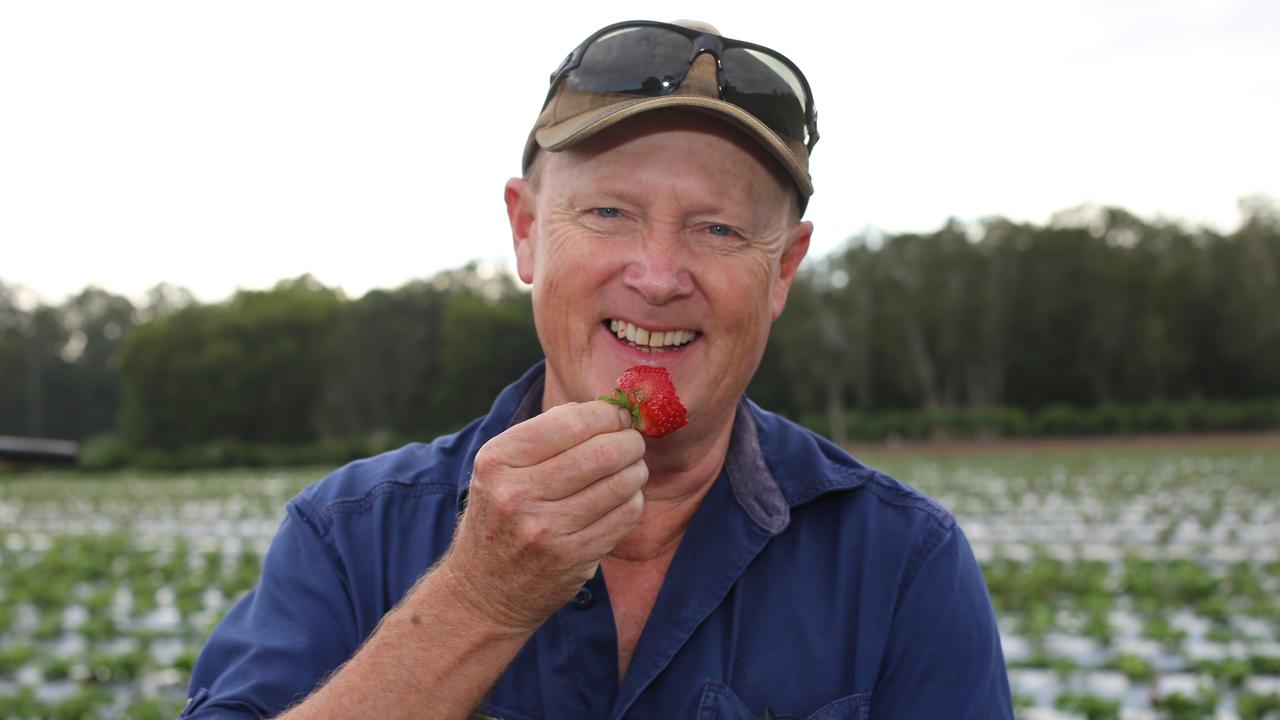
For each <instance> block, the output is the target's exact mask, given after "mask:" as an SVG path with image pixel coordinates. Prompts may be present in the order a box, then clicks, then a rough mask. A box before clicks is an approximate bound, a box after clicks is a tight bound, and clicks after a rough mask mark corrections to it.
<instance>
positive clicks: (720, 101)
mask: <svg viewBox="0 0 1280 720" xmlns="http://www.w3.org/2000/svg"><path fill="white" fill-rule="evenodd" d="M632 25H635V26H639V27H643V28H646V29H650V28H656V29H657V30H654V31H655V32H657V31H660V30H661V29H662V28H683V29H684V31H683V34H684V35H686V36H688V37H689V38H697V37H699V35H700V34H705V35H702V39H703V40H706V39H707V38H708V36H711V37H710V40H711V41H712V45H713V46H714V47H715V48H716V49H717V50H718V51H719V52H718V53H714V54H713V52H711V51H704V50H700V49H699V50H693V48H695V47H698V46H697V45H690V49H691V50H693V52H696V53H697V55H696V57H695V58H694V59H693V62H692V65H691V66H689V67H688V72H687V74H686V75H685V76H684V78H683V79H681V80H677V81H676V82H678V86H677V87H675V89H674V90H670V91H669V92H665V93H664V94H660V95H657V96H652V95H641V96H637V94H635V93H629V92H616V91H612V90H611V89H604V90H602V89H595V88H593V87H591V86H590V83H586V84H585V85H586V86H585V87H584V83H575V82H563V81H562V79H563V76H564V75H566V74H571V73H573V72H577V70H575V69H573V68H570V69H569V70H568V71H567V72H566V71H565V68H566V66H567V65H568V64H569V63H570V62H571V61H572V60H574V58H575V57H576V58H578V60H579V61H581V60H582V59H583V55H584V54H585V51H586V49H587V48H588V46H590V45H591V44H592V43H594V42H596V41H598V40H600V39H601V38H602V37H605V38H614V37H619V36H621V35H622V33H623V32H625V31H626V30H629V29H630V26H632ZM695 42H696V41H695ZM740 47H742V48H747V50H745V51H743V52H739V54H738V55H736V56H734V58H733V62H734V63H735V64H734V65H733V66H732V67H725V68H724V70H721V69H720V65H724V63H723V56H724V55H725V54H726V53H727V52H735V51H737V49H738V48H740ZM617 55H618V53H614V56H615V58H616V57H617ZM651 55H652V52H651V48H645V49H644V51H641V52H636V53H634V56H627V55H626V54H623V57H624V58H626V59H625V61H626V62H635V63H640V62H643V61H644V60H647V59H648V58H649V57H651ZM617 61H618V60H616V59H615V62H617ZM718 61H719V62H718ZM738 68H748V69H746V70H738ZM730 70H735V71H736V72H739V73H752V74H755V75H770V76H773V78H774V84H775V85H779V86H782V87H784V88H792V89H794V91H795V92H796V94H797V95H803V96H805V97H803V98H801V99H800V100H799V101H798V102H801V103H805V102H807V110H808V118H807V120H808V122H807V124H806V127H805V129H804V130H799V129H798V128H796V125H797V122H796V121H794V120H793V121H792V122H791V124H790V126H789V127H790V128H791V131H790V132H779V130H778V128H779V127H784V126H783V124H782V123H780V122H778V120H777V114H776V113H765V112H761V102H762V101H761V100H760V98H761V97H765V96H764V95H762V94H756V95H749V96H744V97H747V98H748V99H750V100H751V102H752V103H753V105H752V108H753V109H756V110H757V112H755V113H753V112H751V111H749V110H748V109H746V108H744V107H743V105H746V104H747V103H743V104H735V103H734V102H731V101H730V100H729V99H725V97H726V96H728V93H724V92H722V91H721V86H720V77H719V76H718V72H724V73H726V79H729V78H728V73H729V71H730ZM640 72H641V74H643V73H645V72H648V71H647V70H645V69H643V68H641V69H640ZM779 76H780V77H781V78H783V80H785V83H787V84H783V81H782V80H779V79H778V77H779ZM648 81H649V80H647V81H646V82H648ZM663 82H664V84H666V80H665V79H664V81H663ZM773 94H774V95H777V93H776V92H775V93H773ZM784 94H785V93H784ZM763 102H773V103H776V102H778V101H777V100H775V99H771V98H766V100H764V101H763ZM796 102H797V100H796V99H795V98H792V102H791V104H792V106H793V107H792V108H790V109H791V110H792V112H791V114H792V115H797V114H799V110H797V109H795V108H794V105H795V103H796ZM669 108H684V109H689V110H694V111H697V112H703V113H707V114H711V115H715V116H717V117H719V118H721V119H724V120H727V121H728V122H730V123H731V124H733V125H735V126H737V127H738V128H739V129H741V130H742V131H743V132H744V133H745V134H746V135H747V136H748V137H750V138H752V139H753V140H755V141H757V142H758V143H760V145H761V146H762V147H764V148H765V149H766V150H767V151H768V152H769V153H770V155H772V156H773V157H774V158H775V159H776V160H777V161H778V162H779V163H780V164H781V166H782V167H783V169H785V170H786V172H787V174H788V175H790V177H791V179H792V180H793V181H794V183H795V186H796V192H797V197H798V199H799V202H800V211H801V212H802V213H803V212H804V208H805V206H806V205H807V204H808V199H809V196H811V195H812V194H813V180H812V178H811V177H810V175H809V152H810V150H811V149H812V147H813V143H815V142H817V130H816V121H815V117H816V113H814V112H813V111H812V97H811V95H809V88H808V83H807V81H805V80H804V76H803V75H802V74H800V72H799V69H798V68H796V67H795V65H794V64H793V63H791V61H790V60H787V59H786V58H785V57H783V56H781V55H780V54H778V53H776V51H773V50H770V49H768V48H764V47H763V46H759V45H754V44H751V43H743V42H741V41H736V40H728V39H725V38H723V37H722V36H720V33H719V31H717V30H716V28H715V27H714V26H712V25H709V24H707V23H701V22H696V21H689V20H677V21H676V22H674V23H670V24H667V23H648V22H637V23H618V24H617V25H611V26H609V27H608V28H604V29H602V30H600V31H597V33H595V34H594V35H592V36H591V37H590V38H588V39H587V41H586V42H584V43H583V44H582V45H580V46H579V48H578V49H577V50H575V51H574V53H572V54H571V55H570V56H569V58H566V60H565V63H564V64H562V65H561V68H560V69H559V70H557V71H556V73H554V74H553V75H552V88H551V92H550V93H549V94H548V96H547V101H546V103H545V104H544V106H543V108H542V112H541V113H540V114H539V115H538V119H537V121H536V122H535V123H534V126H533V129H532V130H531V131H530V133H529V137H528V139H527V141H526V143H525V149H524V157H523V163H522V170H523V171H524V172H525V173H527V172H528V170H529V167H530V165H531V164H532V162H533V158H534V156H535V155H536V154H537V152H538V150H539V149H541V150H548V151H551V152H556V151H560V150H565V149H567V148H570V147H573V146H574V145H576V144H577V143H580V142H582V141H584V140H586V139H587V138H590V137H592V136H594V135H595V134H596V133H599V132H600V131H602V130H604V129H606V128H609V127H612V126H613V125H616V124H617V123H619V122H622V121H623V120H626V119H627V118H631V117H635V116H636V115H639V114H641V113H645V112H651V111H654V110H661V109H669ZM762 116H764V117H762ZM797 136H799V137H797ZM806 139H807V140H808V142H806Z"/></svg>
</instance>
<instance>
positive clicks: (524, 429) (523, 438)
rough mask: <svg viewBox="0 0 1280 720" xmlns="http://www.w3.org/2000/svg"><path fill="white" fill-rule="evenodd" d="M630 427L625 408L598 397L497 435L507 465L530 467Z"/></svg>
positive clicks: (532, 419) (562, 406)
mask: <svg viewBox="0 0 1280 720" xmlns="http://www.w3.org/2000/svg"><path fill="white" fill-rule="evenodd" d="M624 418H625V419H624ZM630 427H631V416H630V415H628V414H627V412H626V411H625V410H623V409H622V408H619V407H617V406H615V405H610V404H609V403H607V402H604V401H601V400H592V401H591V402H585V403H568V404H565V405H559V406H557V407H553V408H551V409H550V410H548V411H546V412H544V413H542V414H541V415H538V416H536V417H533V418H530V419H529V420H526V421H525V422H522V423H520V424H519V425H515V426H513V427H511V428H509V429H508V430H507V431H506V432H504V433H502V435H500V436H498V437H499V438H502V450H503V459H504V460H505V461H506V463H507V464H508V465H509V466H510V467H529V466H531V465H537V464H538V463H541V462H544V461H546V460H549V459H551V458H553V457H555V456H556V455H559V454H560V453H562V452H564V451H565V450H568V449H570V448H573V447H576V446H578V445H581V444H582V443H584V442H586V441H587V440H588V439H590V438H592V437H594V436H596V435H600V434H602V433H610V432H617V431H619V430H622V429H625V428H630ZM496 439H497V438H495V440H496Z"/></svg>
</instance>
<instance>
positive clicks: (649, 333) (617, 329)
mask: <svg viewBox="0 0 1280 720" xmlns="http://www.w3.org/2000/svg"><path fill="white" fill-rule="evenodd" d="M609 330H610V332H612V333H614V334H615V335H617V336H618V339H619V340H626V341H628V342H631V343H634V344H635V345H636V346H638V347H643V348H661V347H678V346H680V345H684V344H686V343H688V342H689V341H690V340H692V339H694V337H696V336H697V333H696V332H694V331H692V330H666V331H657V330H649V329H648V328H642V327H637V326H636V325H633V324H632V323H629V322H627V321H625V320H610V321H609Z"/></svg>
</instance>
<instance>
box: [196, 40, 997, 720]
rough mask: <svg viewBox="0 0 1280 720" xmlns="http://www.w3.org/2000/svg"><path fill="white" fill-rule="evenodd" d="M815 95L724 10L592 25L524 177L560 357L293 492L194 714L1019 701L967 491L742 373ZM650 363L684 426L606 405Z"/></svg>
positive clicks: (980, 712)
mask: <svg viewBox="0 0 1280 720" xmlns="http://www.w3.org/2000/svg"><path fill="white" fill-rule="evenodd" d="M815 117H816V115H815V113H814V110H813V101H812V97H811V95H810V93H809V89H808V84H807V82H806V81H805V80H804V77H803V75H801V74H800V72H799V70H798V69H796V68H795V66H794V65H792V64H791V63H790V61H788V60H786V59H785V58H783V57H782V56H780V55H778V54H777V53H775V52H773V51H771V50H768V49H766V48H762V47H759V46H749V45H745V44H742V43H737V42H735V41H731V40H727V39H725V38H722V37H720V36H719V35H717V34H715V33H714V32H713V31H712V30H711V29H710V28H709V27H708V26H701V25H693V24H684V25H666V24H661V23H624V24H622V25H620V26H611V27H610V28H606V29H604V30H602V31H600V32H598V33H596V34H594V35H592V36H591V37H590V38H588V40H587V41H586V42H584V43H583V44H582V45H581V46H580V47H579V48H578V49H577V50H575V51H574V52H573V53H572V54H571V55H570V56H569V57H568V58H567V59H566V60H565V62H564V63H563V64H562V65H561V67H560V69H559V70H557V72H556V73H555V74H554V75H553V78H552V87H551V92H550V93H549V95H548V100H547V103H546V104H545V106H544V109H543V112H542V114H541V115H540V116H539V118H538V121H537V123H536V124H535V127H534V131H533V132H532V133H531V135H530V138H529V141H528V146H527V148H526V152H525V158H524V165H525V170H526V172H525V177H524V178H520V179H513V180H511V181H509V182H508V183H507V186H506V193H505V198H506V205H507V211H508V216H509V218H510V222H511V229H512V235H513V238H514V244H515V252H516V259H517V268H518V271H519V274H520V277H521V278H522V279H523V280H524V281H525V282H527V283H529V284H531V286H532V292H533V306H534V317H535V321H536V325H537V331H538V337H539V339H540V341H541V343H542V347H543V350H544V352H545V355H546V362H545V364H539V365H538V366H537V367H535V368H533V369H532V370H530V372H529V373H528V374H526V376H525V377H524V378H522V379H520V380H519V381H518V382H516V383H515V384H514V385H512V386H510V387H509V388H507V389H506V390H505V391H504V392H503V393H502V394H501V395H500V396H499V397H498V399H497V401H496V402H495V404H494V406H493V409H492V411H491V412H490V413H489V415H487V416H486V417H484V418H482V419H480V420H478V421H476V422H475V423H473V424H472V425H470V426H468V427H467V428H465V429H463V430H462V431H461V432H460V433H458V434H457V435H452V436H448V437H444V438H440V439H437V440H436V441H435V442H433V443H431V444H429V445H413V446H410V447H406V448H403V449H401V450H398V451H395V452H392V453H389V454H387V455H383V456H380V457H377V458H373V459H371V460H367V461H363V462H358V463H354V464H352V465H349V466H347V467H345V468H343V469H341V470H339V471H338V472H336V473H335V474H333V475H331V476H330V477H328V478H326V479H324V480H323V481H321V482H319V483H317V484H316V485H313V486H312V487H310V488H308V489H307V490H305V491H303V492H302V493H301V494H300V495H299V496H298V497H297V498H295V499H294V500H293V501H292V502H291V503H290V504H289V508H288V516H287V518H286V520H285V521H284V524H283V525H282V526H281V529H280V531H279V534H278V535H277V537H276V539H275V541H274V543H273V545H272V548H271V551H270V552H269V553H268V555H267V558H266V561H265V565H264V568H263V576H262V580H261V582H260V584H259V586H258V587H257V588H256V589H255V590H254V591H253V592H251V593H250V594H249V595H248V596H247V597H246V598H245V599H244V600H242V601H241V602H240V603H239V604H238V605H237V606H236V607H235V608H234V609H233V610H232V611H231V613H230V614H228V616H227V618H226V619H225V620H224V622H223V623H222V624H221V625H220V626H219V627H218V628H217V629H216V630H215V631H214V633H213V635H212V636H211V638H210V640H209V643H208V645H207V646H206V648H205V650H204V652H203V653H202V654H201V656H200V659H199V661H198V662H197V664H196V667H195V671H194V673H193V675H192V681H191V689H192V700H191V702H190V703H188V707H187V709H186V710H185V711H184V714H186V715H188V716H190V717H193V718H203V717H256V716H264V715H275V714H278V713H281V712H283V713H284V715H285V717H288V718H353V717H359V718H366V717H367V718H400V717H405V718H407V717H429V718H461V717H468V716H472V714H473V713H476V714H478V715H479V716H482V717H497V718H525V719H528V718H611V717H612V718H621V717H631V718H684V717H699V718H759V717H796V718H803V717H813V718H855V717H856V718H867V717H872V718H895V719H898V720H901V719H908V718H921V719H923V718H952V717H955V718H984V719H985V718H1007V717H1012V712H1011V708H1010V700H1009V690H1008V683H1007V678H1006V675H1005V668H1004V663H1003V658H1002V655H1001V650H1000V643H999V636H998V634H997V632H996V626H995V619H994V617H993V614H992V611H991V605H990V601H989V599H988V597H987V594H986V590H985V587H984V585H983V582H982V576H981V572H980V571H979V569H978V566H977V564H976V562H975V561H974V558H973V554H972V552H971V550H970V548H969V546H968V544H967V542H966V540H965V538H964V536H963V534H962V533H961V531H960V529H959V528H958V527H957V526H956V525H955V523H954V520H953V519H952V517H951V516H950V515H949V514H948V513H947V512H946V511H945V510H943V509H942V508H940V507H939V506H937V505H936V504H934V503H933V502H932V501H930V500H928V499H927V498H925V497H923V496H922V495H920V494H919V493H917V492H916V491H914V490H912V489H911V488H908V487H906V486H904V485H902V484H899V483H897V482H895V481H894V480H892V479H890V478H888V477H886V476H884V475H882V474H880V473H877V472H875V471H873V470H870V469H868V468H866V467H864V466H862V465H860V464H859V463H858V462H857V461H855V460H854V459H853V458H851V457H849V456H848V455H847V454H845V453H844V452H842V451H841V450H840V449H839V448H836V447H834V446H832V445H831V444H829V443H827V442H826V441H824V440H822V439H821V438H818V437H817V436H815V435H813V434H811V433H809V432H807V431H805V430H802V429H801V428H799V427H797V426H795V425H793V424H791V423H789V422H787V421H785V420H783V419H781V418H779V417H777V416H774V415H772V414H770V413H768V412H765V411H764V410H762V409H760V408H759V407H757V406H755V405H753V404H752V403H750V402H749V401H747V400H745V399H744V398H743V397H742V393H743V392H744V390H745V388H746V386H747V384H748V381H749V380H750V379H751V376H752V375H753V374H754V372H755V370H756V367H757V365H758V364H759V361H760V357H761V355H762V353H763V351H764V347H765V342H766V340H767V338H768V334H769V329H770V326H771V324H772V322H773V320H774V319H776V318H777V317H778V315H779V314H780V313H781V312H782V310H783V306H784V305H785V302H786V298H787V291H788V289H789V286H790V283H791V281H792V279H793V278H794V276H795V273H796V270H797V267H798V265H799V263H800V261H801V259H802V258H803V257H804V255H805V252H806V250H807V248H808V244H809V237H810V234H811V232H812V226H811V224H810V223H808V222H802V221H800V216H801V213H802V212H803V209H804V205H805V203H806V202H807V199H808V197H809V195H810V194H811V193H812V185H811V182H810V179H809V175H808V156H809V151H810V150H811V149H812V148H813V144H814V143H815V142H816V140H817V128H816V123H815ZM635 365H652V366H659V367H663V368H666V369H667V370H668V371H669V372H670V374H671V376H672V378H673V379H674V381H675V385H676V388H677V389H678V392H679V394H680V396H681V398H683V400H684V402H685V404H686V405H687V406H688V425H687V426H685V427H683V428H681V429H679V430H677V431H675V432H674V433H672V434H670V435H667V436H666V437H662V438H650V437H645V436H642V435H641V434H640V433H639V432H637V431H636V430H634V429H632V427H631V418H630V416H629V415H628V414H627V413H626V412H624V411H620V410H619V409H618V408H617V407H614V406H612V405H610V404H608V403H605V402H602V401H600V400H598V399H596V398H597V397H598V396H600V395H602V394H607V393H608V392H609V389H610V387H611V386H612V385H613V383H614V381H615V378H617V377H618V375H619V374H620V373H621V372H622V371H623V370H625V369H627V368H628V367H631V366H635Z"/></svg>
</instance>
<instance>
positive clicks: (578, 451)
mask: <svg viewBox="0 0 1280 720" xmlns="http://www.w3.org/2000/svg"><path fill="white" fill-rule="evenodd" d="M644 453H645V444H644V436H642V435H641V434H640V433H638V432H636V431H635V430H631V429H627V430H618V431H615V432H611V433H607V434H604V435H596V436H595V437H593V438H591V439H589V440H587V441H586V442H584V443H582V444H581V445H578V446H577V447H573V448H570V449H568V450H566V451H564V452H562V453H560V454H559V455H557V456H555V457H553V458H551V459H550V460H547V461H545V462H543V463H542V464H541V465H539V466H538V468H537V469H538V473H537V477H531V478H530V482H533V483H536V485H537V487H536V488H531V489H530V492H529V495H530V496H532V497H537V498H539V499H543V500H560V499H562V498H566V497H569V496H570V495H574V494H576V493H578V492H580V491H581V490H582V489H583V488H585V487H590V486H591V485H592V484H593V483H597V482H598V481H601V480H602V478H607V477H609V476H610V475H613V474H615V473H617V472H620V471H622V470H623V469H624V468H627V467H630V466H632V465H634V464H636V463H638V462H640V460H641V458H643V457H644ZM642 464H643V463H642ZM646 473H647V470H646Z"/></svg>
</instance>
